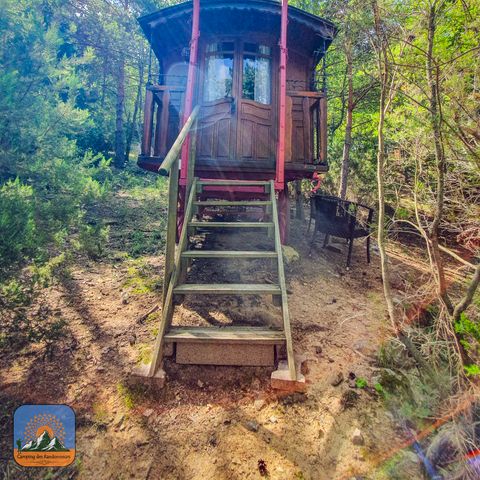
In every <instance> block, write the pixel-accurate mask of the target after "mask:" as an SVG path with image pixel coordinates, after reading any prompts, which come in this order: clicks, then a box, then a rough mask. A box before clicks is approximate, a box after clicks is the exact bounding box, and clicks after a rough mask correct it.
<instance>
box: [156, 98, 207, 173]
mask: <svg viewBox="0 0 480 480" xmlns="http://www.w3.org/2000/svg"><path fill="white" fill-rule="evenodd" d="M199 111H200V106H199V105H197V106H196V107H195V108H194V109H193V111H192V114H191V115H190V116H189V117H188V120H187V121H186V122H185V124H184V125H183V127H182V130H180V133H179V134H178V137H177V139H176V140H175V142H174V144H173V145H172V148H170V151H169V152H168V153H167V155H166V157H165V159H164V160H163V162H162V164H161V165H160V167H159V169H158V173H159V174H160V175H164V176H167V175H168V174H169V172H170V170H171V168H172V165H173V164H174V163H175V160H176V159H177V158H178V157H179V155H180V152H181V151H182V146H183V143H184V142H185V140H186V138H187V136H188V134H189V133H190V130H191V129H192V125H193V124H194V122H195V120H196V118H197V116H198V112H199Z"/></svg>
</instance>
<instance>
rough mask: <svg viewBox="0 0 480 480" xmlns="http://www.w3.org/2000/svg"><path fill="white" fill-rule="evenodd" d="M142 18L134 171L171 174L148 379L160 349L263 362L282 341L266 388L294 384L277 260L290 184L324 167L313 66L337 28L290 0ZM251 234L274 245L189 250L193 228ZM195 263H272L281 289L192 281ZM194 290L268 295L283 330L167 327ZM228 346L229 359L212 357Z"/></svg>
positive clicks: (155, 372)
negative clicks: (142, 75)
mask: <svg viewBox="0 0 480 480" xmlns="http://www.w3.org/2000/svg"><path fill="white" fill-rule="evenodd" d="M139 22H140V25H141V27H142V29H143V31H144V33H145V36H146V38H147V39H148V41H149V42H150V45H151V48H152V51H153V53H154V55H155V57H156V58H157V60H158V65H159V69H158V70H159V71H158V73H155V74H154V75H155V78H152V76H153V75H151V76H150V79H149V83H148V85H147V92H146V96H145V113H144V115H145V118H144V134H143V141H142V146H141V154H140V156H139V159H138V164H139V166H140V167H142V168H144V169H147V170H151V171H153V172H158V173H160V174H162V175H169V176H170V180H169V218H168V231H167V247H166V265H165V283H164V294H163V310H162V319H161V323H160V328H159V333H158V337H157V341H156V345H155V349H154V355H153V359H152V362H151V364H150V365H149V366H148V368H146V374H147V375H148V376H150V377H154V378H159V379H160V380H162V379H163V375H164V373H163V370H162V368H161V366H162V362H163V356H164V354H165V352H166V350H165V348H166V347H167V346H168V350H169V351H170V352H172V351H173V352H175V353H176V357H177V362H180V363H214V364H217V363H222V364H230V365H239V364H248V365H251V364H257V365H265V364H272V363H274V362H276V361H278V358H277V357H278V353H279V352H281V351H282V350H281V348H279V346H282V345H283V347H285V348H284V350H285V352H286V356H287V361H286V362H284V363H283V364H280V368H279V370H277V371H276V372H274V373H273V374H272V381H274V383H275V382H276V385H277V386H282V385H285V382H287V383H288V381H290V382H293V384H297V385H298V384H299V380H302V377H301V375H300V373H299V371H298V366H296V365H295V358H294V355H293V345H292V341H291V334H290V320H289V315H288V304H287V293H286V286H285V275H284V271H283V256H282V243H283V242H284V241H285V238H286V231H287V228H286V223H287V221H288V203H287V198H288V197H287V183H288V182H289V181H292V180H295V179H301V178H311V177H312V175H313V173H314V172H318V173H321V172H326V171H327V168H328V166H327V157H326V152H327V148H326V147H327V145H326V139H327V124H326V118H327V110H326V109H327V103H326V90H325V76H324V71H323V69H322V68H319V67H320V66H319V63H320V62H322V61H324V58H325V53H326V50H327V48H328V46H329V45H330V43H331V41H332V40H333V38H334V36H335V34H336V28H335V26H334V25H333V24H332V23H330V22H328V21H326V20H323V19H321V18H319V17H316V16H314V15H311V14H308V13H306V12H304V11H301V10H299V9H297V8H293V7H288V0H283V1H282V2H281V3H280V2H277V1H272V0H194V1H193V2H187V3H182V4H179V5H175V6H172V7H168V8H165V9H162V10H160V11H158V12H156V13H153V14H151V15H147V16H145V17H142V18H140V20H139ZM207 208H210V209H212V208H213V209H222V208H229V209H230V213H231V212H232V209H235V208H239V209H241V211H242V212H245V211H246V210H247V209H252V210H254V209H255V208H256V209H260V210H261V211H262V212H263V213H262V214H261V215H260V216H259V217H257V218H255V219H254V221H252V220H249V221H245V220H243V221H228V222H222V221H220V222H219V221H208V218H209V217H208V216H206V215H205V214H204V212H205V211H206V209H207ZM210 218H212V217H210ZM251 229H254V230H256V231H258V232H261V233H262V234H264V235H266V237H267V238H270V240H271V245H270V247H267V248H264V249H258V248H256V249H254V248H249V246H248V245H246V246H244V248H243V249H242V250H239V249H234V250H210V251H204V250H198V249H193V250H192V249H191V248H190V247H191V242H189V238H190V237H191V236H192V235H193V234H195V233H198V232H204V233H206V234H210V235H213V234H214V232H215V231H219V230H221V231H225V230H231V231H247V230H251ZM176 239H178V246H177V247H176ZM198 258H211V259H218V258H224V259H225V258H236V259H242V260H245V261H249V260H252V259H258V258H263V259H271V261H273V262H274V269H275V270H276V275H277V282H276V284H274V285H272V284H266V285H265V284H258V283H242V284H232V283H222V284H204V283H196V282H195V279H189V278H188V277H189V266H190V265H191V264H192V262H194V261H195V259H198ZM192 294H193V295H204V294H210V295H212V294H215V295H263V296H265V295H270V296H273V298H274V299H275V303H276V304H277V305H278V306H279V307H280V308H281V313H282V327H281V328H279V329H277V330H275V329H270V328H266V327H246V326H241V327H238V326H237V327H236V326H233V325H232V326H230V327H223V328H221V329H215V328H208V329H198V328H196V329H195V328H186V329H185V328H172V327H171V320H172V314H173V309H174V306H175V300H177V301H178V300H179V299H180V298H182V297H183V296H184V295H192ZM226 344H227V345H229V346H230V348H229V349H228V351H229V352H230V356H225V355H220V356H218V355H217V356H216V354H215V352H218V351H219V350H218V349H219V348H220V350H222V351H226V350H225V345H226ZM170 345H173V346H174V349H173V350H172V349H171V348H170ZM242 350H243V354H242ZM195 352H197V353H198V352H200V353H198V354H196V353H195ZM235 352H238V354H236V353H235ZM275 352H276V353H275ZM219 357H220V358H221V360H218V358H219ZM182 359H183V360H182ZM215 359H217V361H216V360H215ZM242 359H243V360H242ZM255 359H256V360H255ZM252 362H253V363H252ZM282 366H284V367H285V369H284V370H282V368H281V367H282ZM300 383H301V382H300Z"/></svg>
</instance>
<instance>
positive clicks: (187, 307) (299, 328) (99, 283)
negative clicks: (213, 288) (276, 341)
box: [0, 221, 422, 480]
mask: <svg viewBox="0 0 480 480" xmlns="http://www.w3.org/2000/svg"><path fill="white" fill-rule="evenodd" d="M112 228H113V230H114V231H113V233H114V235H116V236H117V238H118V236H119V231H118V230H115V229H121V225H120V224H119V225H117V226H115V225H113V226H112ZM307 239H308V236H307V234H306V223H305V222H299V221H294V223H293V225H292V237H291V245H292V246H293V247H294V248H295V249H296V250H297V251H298V252H299V253H300V260H299V261H297V262H295V263H292V264H291V265H289V266H288V267H287V269H286V274H287V283H288V288H289V308H290V315H291V324H292V330H293V340H294V349H295V351H296V352H298V353H302V354H305V355H306V356H307V358H308V360H307V362H306V379H307V384H308V388H307V392H306V394H294V395H290V396H286V397H285V396H280V395H278V394H277V393H276V392H275V391H273V390H272V389H271V388H270V384H269V377H270V373H271V371H272V369H268V368H240V367H212V366H201V367H200V366H186V365H175V364H173V363H171V362H167V365H166V370H167V373H168V382H167V385H166V387H165V389H164V390H163V391H162V392H161V393H152V392H150V391H144V390H132V389H130V388H128V387H127V379H128V375H129V373H130V371H131V370H132V368H133V367H134V366H135V364H136V363H137V362H139V361H141V360H142V359H145V358H147V357H148V354H149V348H150V347H151V345H152V343H153V340H154V337H155V333H156V325H157V323H158V315H159V311H158V310H157V311H155V312H153V313H152V314H151V315H149V316H148V317H147V318H144V317H145V314H146V313H147V312H149V311H151V310H152V309H154V307H155V306H156V305H158V303H159V299H160V290H159V288H158V287H159V285H161V279H162V274H163V270H162V269H163V265H162V262H163V257H162V255H160V254H159V255H151V256H144V257H141V258H137V259H131V258H129V259H125V258H122V257H121V256H117V257H113V258H109V260H108V261H107V260H105V261H98V262H93V261H88V262H83V263H81V264H78V265H77V266H76V267H75V268H74V269H73V271H72V273H71V276H70V278H69V279H67V280H65V281H63V282H62V283H58V284H56V285H54V286H52V287H50V288H49V289H48V290H47V291H46V292H45V295H46V298H47V301H48V303H49V304H50V305H51V306H52V308H53V309H54V312H56V313H57V314H58V315H59V316H61V317H62V318H65V319H67V320H68V334H67V336H66V337H65V338H64V339H63V340H62V341H61V342H60V343H59V344H58V345H57V346H56V348H55V350H54V356H53V358H52V359H51V360H47V359H42V355H41V351H40V350H39V348H34V347H29V348H28V349H25V350H23V351H22V352H21V354H20V355H18V354H17V355H16V356H11V355H7V354H4V355H2V356H1V358H0V361H1V364H2V365H1V370H0V384H1V385H2V387H1V393H0V398H1V400H2V405H3V411H4V412H5V411H7V412H9V411H10V410H12V412H13V408H14V407H15V406H17V405H19V404H24V403H65V404H68V405H70V406H71V407H72V408H73V409H74V410H75V412H76V418H77V437H76V438H77V446H76V448H77V460H76V464H75V466H74V467H72V468H70V469H65V470H64V471H63V473H61V472H59V473H58V475H60V476H55V477H54V478H80V479H91V478H101V479H112V480H113V479H130V478H133V479H145V480H148V479H149V480H154V479H161V480H169V479H172V480H173V479H180V480H183V479H192V480H193V479H202V480H206V479H215V480H221V479H225V480H233V479H260V478H270V479H272V480H273V479H279V480H289V479H313V480H324V479H325V480H333V479H350V478H372V479H377V478H378V479H380V478H388V477H385V476H384V473H382V472H383V466H384V464H385V462H387V461H388V459H389V458H391V456H392V455H394V454H395V452H396V451H397V449H399V448H400V446H401V445H402V444H403V442H404V440H405V439H404V438H403V436H402V432H401V430H399V429H398V427H397V426H396V425H395V423H394V418H393V416H392V415H391V414H390V413H388V412H386V411H385V410H384V409H383V407H382V403H381V401H380V399H379V398H378V396H377V395H376V394H375V392H374V390H373V389H372V388H363V389H362V388H353V387H352V385H351V384H352V382H350V385H349V380H348V377H349V374H351V373H353V374H355V376H356V377H357V378H362V379H365V380H366V381H367V383H368V385H369V386H370V387H371V386H372V385H373V382H372V377H374V376H375V374H376V372H377V370H378V369H377V367H376V361H375V356H376V352H377V351H378V349H379V347H380V345H381V343H382V342H383V341H384V340H385V338H387V337H388V335H389V334H388V325H387V322H386V316H385V311H384V305H383V301H382V284H381V278H380V271H379V266H378V256H377V254H376V253H375V252H373V255H372V264H371V265H367V263H366V260H365V245H364V244H363V242H361V241H359V242H358V245H356V247H355V249H354V257H353V262H352V268H351V269H350V270H349V271H347V270H346V269H345V266H344V265H345V259H346V255H345V253H339V252H335V251H330V250H328V249H323V248H321V242H319V245H318V247H316V248H315V249H314V250H313V253H312V254H311V255H309V243H308V240H307ZM337 246H338V248H340V249H344V248H345V246H344V245H342V244H337ZM221 265H222V267H221V268H220V270H218V271H214V270H212V269H211V267H208V266H205V265H203V266H202V265H201V264H200V265H197V266H195V267H194V268H195V269H197V274H198V275H200V276H201V275H204V276H205V277H206V278H210V281H213V280H211V279H212V278H220V277H221V276H222V275H224V276H225V275H226V276H227V277H229V278H231V279H232V276H234V275H236V274H237V273H238V271H239V270H238V268H237V267H236V266H233V267H232V266H230V267H227V266H226V264H224V263H222V264H221ZM393 267H394V270H395V275H394V276H396V279H397V284H398V285H397V287H398V288H401V280H402V275H405V272H406V269H405V266H403V265H402V264H401V263H400V262H396V263H395V264H393ZM250 268H251V270H252V271H253V270H254V271H255V272H256V274H257V275H260V276H262V275H263V277H264V280H266V281H274V280H275V277H274V276H271V273H270V272H269V270H268V268H267V266H266V265H265V264H262V263H260V264H258V263H257V264H256V265H255V266H253V267H250ZM272 271H274V270H272ZM243 273H246V274H247V276H248V275H249V271H248V270H247V271H243ZM217 274H218V275H220V277H216V276H217ZM231 281H238V280H236V279H235V278H233V280H231ZM399 294H400V293H399ZM220 307H222V308H220ZM220 310H222V311H220ZM232 319H233V321H234V322H235V323H246V324H252V322H253V323H254V324H256V323H257V322H259V323H267V324H273V325H275V324H278V322H279V321H280V315H279V310H278V309H277V307H274V306H273V305H272V304H271V301H270V302H269V300H268V299H263V298H260V297H254V298H253V299H251V300H248V301H247V300H244V299H243V298H238V299H232V300H228V301H226V303H223V304H220V303H218V302H217V301H216V300H213V299H212V298H211V297H210V298H209V297H205V298H203V299H200V300H199V299H196V300H193V301H192V300H187V301H186V302H185V303H184V304H183V305H181V306H179V307H178V308H177V313H176V316H175V322H174V323H180V324H185V323H190V324H192V325H201V324H210V325H212V324H217V323H218V322H220V323H228V322H230V321H232ZM340 375H341V376H342V377H343V380H342V381H340V380H341V377H340ZM334 384H335V386H334ZM4 415H5V414H4ZM10 415H11V412H10ZM7 417H8V415H7V416H6V417H5V416H4V418H7ZM356 429H359V430H360V432H361V434H360V436H358V432H357V437H359V438H355V439H354V438H352V435H353V434H354V431H355V430H356ZM6 431H7V433H8V432H11V431H10V430H9V428H7V429H6ZM9 438H10V437H9ZM9 438H8V439H7V440H6V441H5V438H4V439H2V445H3V446H5V445H6V446H7V448H9V445H10V443H9V442H10V439H9ZM5 457H6V456H5V455H3V454H2V459H5ZM7 457H8V452H7ZM413 463H414V464H415V462H414V461H413ZM413 468H414V469H416V468H417V465H413ZM414 471H415V470H414ZM416 471H417V473H418V476H416V474H415V475H414V476H411V477H410V478H422V477H421V475H420V473H419V470H416ZM16 475H17V476H15V475H13V476H12V477H11V478H27V477H25V476H22V475H24V473H22V472H18V473H17V474H16ZM62 475H63V476H62ZM45 478H47V477H45ZM49 478H50V477H49Z"/></svg>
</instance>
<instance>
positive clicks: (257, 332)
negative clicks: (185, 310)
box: [165, 326, 285, 344]
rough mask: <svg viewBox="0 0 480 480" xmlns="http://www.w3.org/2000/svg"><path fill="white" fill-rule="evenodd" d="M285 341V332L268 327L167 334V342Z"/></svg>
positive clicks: (189, 329)
mask: <svg viewBox="0 0 480 480" xmlns="http://www.w3.org/2000/svg"><path fill="white" fill-rule="evenodd" d="M284 340H285V334H284V332H283V331H281V330H273V329H271V328H268V327H246V326H245V327H243V326H242V327H237V326H233V327H230V326H226V327H172V328H171V329H170V330H169V331H168V332H167V333H166V334H165V341H166V342H188V343H200V342H215V343H252V342H258V343H271V344H279V343H283V342H284Z"/></svg>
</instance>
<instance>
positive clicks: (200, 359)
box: [149, 178, 297, 379]
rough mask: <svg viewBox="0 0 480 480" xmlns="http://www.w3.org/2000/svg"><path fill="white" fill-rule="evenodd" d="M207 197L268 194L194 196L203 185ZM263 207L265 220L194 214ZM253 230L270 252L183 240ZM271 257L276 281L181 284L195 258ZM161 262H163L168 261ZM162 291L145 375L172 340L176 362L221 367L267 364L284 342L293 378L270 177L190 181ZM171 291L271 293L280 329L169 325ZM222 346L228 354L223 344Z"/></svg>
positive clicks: (159, 361)
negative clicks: (232, 191) (251, 189)
mask: <svg viewBox="0 0 480 480" xmlns="http://www.w3.org/2000/svg"><path fill="white" fill-rule="evenodd" d="M207 186H208V187H209V189H210V190H209V195H213V196H214V195H215V190H214V189H215V187H216V186H222V187H225V186H228V187H232V188H234V187H236V186H256V187H261V188H262V190H263V192H262V193H263V195H264V196H266V197H267V198H268V200H265V201H259V200H243V201H228V200H200V199H199V198H198V197H199V196H201V194H202V193H203V188H204V187H207ZM250 206H255V207H259V206H261V207H263V208H265V209H266V211H267V212H268V215H269V217H270V218H269V219H268V221H259V222H253V221H248V222H247V221H227V222H224V221H207V220H205V219H204V218H202V216H201V215H200V214H199V209H201V208H203V207H250ZM231 228H236V229H258V230H259V231H262V232H264V233H266V234H267V235H270V236H271V237H273V239H272V240H273V242H272V243H273V245H272V249H271V250H243V251H238V250H189V249H188V244H189V242H188V238H189V237H190V236H191V235H194V234H196V233H198V232H199V231H210V232H212V231H213V232H214V231H216V230H217V231H218V230H220V229H231ZM204 258H209V259H214V260H215V259H242V260H249V259H262V258H265V259H273V260H275V259H276V262H275V263H276V269H277V273H278V277H277V278H278V282H277V284H274V285H272V284H267V283H265V284H259V283H240V284H238V283H207V284H205V283H185V280H184V279H185V278H186V275H187V269H188V265H189V263H190V262H191V261H193V260H195V259H204ZM168 263H169V262H168V260H167V264H168ZM165 287H166V294H165V295H164V304H163V310H162V317H161V322H160V327H159V331H158V336H157V339H156V343H155V348H154V354H153V359H152V363H151V364H150V370H149V375H150V376H154V375H155V373H156V372H157V370H158V369H159V368H161V364H162V359H163V356H164V352H165V346H166V345H169V344H175V346H176V349H175V350H176V361H177V362H178V363H201V364H210V363H213V364H227V365H272V364H273V362H274V347H275V346H280V345H285V347H286V352H287V361H288V370H289V374H290V378H291V379H296V378H297V376H296V371H295V360H294V357H293V346H292V339H291V332H290V319H289V313H288V300H287V291H286V285H285V273H284V267H283V255H282V246H281V243H280V231H279V223H278V212H277V201H276V197H275V188H274V182H273V181H265V182H258V181H255V182H249V181H234V180H232V181H226V180H221V181H214V180H212V181H203V180H198V179H196V178H195V179H193V182H192V185H191V188H190V192H189V198H188V202H187V205H186V208H185V217H184V225H183V229H182V232H181V235H180V240H179V244H178V247H177V251H176V253H175V260H174V265H173V272H172V274H171V275H170V280H169V282H168V283H166V284H165ZM175 295H272V296H273V298H274V299H275V301H276V302H277V304H278V305H279V306H280V308H281V314H282V318H283V328H282V329H281V330H274V329H271V328H268V327H244V326H243V327H233V326H232V327H207V328H200V327H172V326H171V321H172V316H173V310H174V307H175V302H174V299H175ZM226 345H228V346H229V348H228V354H227V352H226V351H225V346H226Z"/></svg>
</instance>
